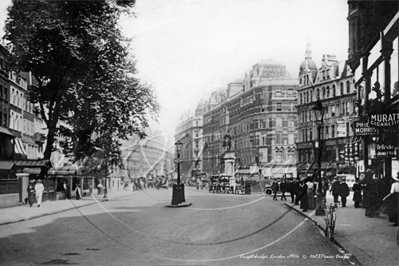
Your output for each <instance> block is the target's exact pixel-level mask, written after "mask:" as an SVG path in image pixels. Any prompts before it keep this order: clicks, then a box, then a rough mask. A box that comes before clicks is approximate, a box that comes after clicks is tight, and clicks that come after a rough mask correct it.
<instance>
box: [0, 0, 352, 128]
mask: <svg viewBox="0 0 399 266" xmlns="http://www.w3.org/2000/svg"><path fill="white" fill-rule="evenodd" d="M10 3H11V0H1V1H0V28H3V26H4V20H5V18H6V12H5V9H6V7H7V6H8V5H9V4H10ZM134 10H135V13H136V17H134V18H133V17H131V18H124V19H123V20H122V21H121V25H122V26H123V28H124V32H125V34H126V35H127V36H129V37H132V38H133V42H132V53H133V54H134V55H135V57H136V59H137V67H138V71H139V73H138V75H139V77H140V78H141V79H142V80H144V81H146V82H148V83H150V84H152V85H153V87H154V89H155V91H156V94H157V95H158V99H159V102H160V104H161V108H162V109H161V114H160V118H159V123H152V125H153V127H154V128H156V129H161V130H163V131H165V133H167V134H171V135H173V133H174V127H175V125H176V124H177V123H178V121H179V117H180V115H181V114H182V113H183V112H185V111H187V110H191V111H194V109H195V107H196V105H197V103H198V102H199V101H200V100H201V99H205V100H207V99H208V98H209V96H210V94H211V92H212V91H215V90H219V89H221V88H226V86H227V84H228V83H229V82H231V81H234V80H235V79H242V78H243V77H244V74H245V72H246V71H247V70H248V69H250V68H251V67H252V66H253V65H254V64H256V63H257V62H258V61H260V60H262V59H272V60H273V61H277V62H279V63H282V64H285V65H286V67H287V70H288V71H289V72H290V74H291V77H292V78H297V76H298V70H299V65H300V64H301V62H302V61H303V59H304V56H305V50H306V44H307V43H310V44H311V50H312V55H313V60H314V61H315V62H316V64H317V65H318V66H320V60H321V58H322V55H323V54H330V55H336V56H337V59H338V60H346V59H347V50H348V23H347V20H346V17H347V14H348V7H347V1H346V0H245V1H242V0H137V3H136V6H135V8H134ZM0 33H1V35H3V32H0Z"/></svg>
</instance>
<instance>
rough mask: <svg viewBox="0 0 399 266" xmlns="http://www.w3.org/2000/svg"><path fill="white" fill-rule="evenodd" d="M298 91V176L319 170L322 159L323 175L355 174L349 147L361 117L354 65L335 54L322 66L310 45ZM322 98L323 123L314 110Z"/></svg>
mask: <svg viewBox="0 0 399 266" xmlns="http://www.w3.org/2000/svg"><path fill="white" fill-rule="evenodd" d="M298 94H299V95H298V104H297V111H298V128H297V130H298V141H297V149H298V168H297V169H298V177H300V178H306V177H308V176H313V175H314V174H316V173H318V170H319V169H318V167H319V165H318V164H319V160H320V164H321V165H320V167H321V169H320V170H321V171H322V177H325V178H332V177H333V176H335V175H336V174H340V173H351V174H355V172H356V171H355V165H354V164H353V163H351V162H350V160H348V158H346V157H345V156H347V155H348V152H349V151H348V148H349V147H354V145H357V144H358V140H357V139H356V138H355V137H354V133H353V128H352V124H353V122H354V121H355V120H356V117H357V113H356V99H357V92H356V90H355V87H354V83H353V74H352V71H351V69H350V68H349V67H348V65H347V64H346V63H345V62H344V61H342V62H339V61H337V60H336V57H335V56H333V55H324V56H323V59H322V62H321V67H320V68H318V67H317V66H316V64H315V63H314V62H313V60H312V56H311V50H310V47H309V45H308V48H307V50H306V53H305V60H304V61H303V63H302V64H301V66H300V69H299V87H298ZM318 100H319V101H320V102H321V104H322V106H323V108H324V117H323V120H322V125H321V126H320V127H318V126H317V122H316V117H315V114H314V113H313V109H314V108H315V105H316V102H317V101H318ZM318 130H320V132H318ZM319 133H320V139H318V137H319ZM348 144H350V145H349V146H348ZM318 145H320V146H318ZM316 146H317V147H316ZM319 153H320V154H319Z"/></svg>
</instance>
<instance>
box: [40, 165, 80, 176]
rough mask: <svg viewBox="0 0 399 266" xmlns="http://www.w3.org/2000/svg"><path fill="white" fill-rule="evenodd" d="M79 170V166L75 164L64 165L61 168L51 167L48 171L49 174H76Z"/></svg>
mask: <svg viewBox="0 0 399 266" xmlns="http://www.w3.org/2000/svg"><path fill="white" fill-rule="evenodd" d="M77 172H78V167H77V166H74V165H69V166H63V167H60V168H57V169H55V168H50V169H49V170H48V172H47V174H49V175H74V174H75V173H77Z"/></svg>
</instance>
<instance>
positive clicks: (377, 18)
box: [347, 0, 399, 183]
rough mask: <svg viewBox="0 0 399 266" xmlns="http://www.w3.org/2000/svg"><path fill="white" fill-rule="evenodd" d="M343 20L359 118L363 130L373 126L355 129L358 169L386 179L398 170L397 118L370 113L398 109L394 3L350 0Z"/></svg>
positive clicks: (398, 22)
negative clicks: (358, 144) (383, 120)
mask: <svg viewBox="0 0 399 266" xmlns="http://www.w3.org/2000/svg"><path fill="white" fill-rule="evenodd" d="M348 23H349V57H348V61H347V62H348V64H349V65H350V67H351V69H352V71H353V72H354V73H355V86H356V88H357V91H358V94H357V98H358V103H359V109H360V111H359V117H358V120H359V122H363V127H362V128H361V129H362V130H365V129H367V130H369V131H372V133H370V134H359V137H360V138H361V151H362V152H361V153H360V160H359V164H360V165H361V169H360V170H361V171H363V172H364V171H365V170H366V169H368V168H370V169H372V170H373V171H374V173H375V174H376V176H379V177H384V178H385V180H386V181H387V183H389V182H390V181H391V177H392V175H393V174H394V175H396V172H398V171H399V163H398V156H399V155H398V154H399V151H398V143H399V135H398V131H399V128H398V123H399V122H398V120H399V119H393V120H392V121H390V123H379V122H378V121H373V118H374V117H381V115H387V114H398V113H399V111H398V107H399V104H398V102H399V95H398V94H399V92H398V90H399V88H398V76H399V59H398V57H399V54H398V50H399V41H398V32H399V30H398V28H399V5H398V2H397V1H377V0H369V1H365V0H357V1H355V0H349V1H348ZM372 115H375V116H374V117H373V116H372ZM396 117H399V115H396ZM370 128H371V129H370Z"/></svg>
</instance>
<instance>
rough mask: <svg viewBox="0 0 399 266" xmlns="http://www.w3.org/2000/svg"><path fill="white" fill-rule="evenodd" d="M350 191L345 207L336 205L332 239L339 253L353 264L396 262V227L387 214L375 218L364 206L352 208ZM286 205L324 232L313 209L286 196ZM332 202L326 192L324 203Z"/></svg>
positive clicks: (388, 265) (386, 265) (387, 265)
mask: <svg viewBox="0 0 399 266" xmlns="http://www.w3.org/2000/svg"><path fill="white" fill-rule="evenodd" d="M352 198H353V192H351V194H350V195H349V197H348V198H347V200H348V202H347V204H346V207H345V208H343V207H341V206H339V207H338V209H337V211H336V224H335V233H334V239H333V240H332V242H333V243H334V244H335V245H336V246H337V247H338V248H339V249H340V250H341V252H342V253H345V254H348V255H349V256H350V262H351V264H353V265H364V266H366V265H370V266H371V265H372V266H391V265H394V266H397V265H399V245H398V243H397V240H396V237H397V234H398V232H399V231H398V230H399V228H398V227H397V226H396V227H395V226H393V225H392V223H390V222H388V215H387V214H384V213H381V214H380V216H379V217H377V218H368V217H366V216H365V209H363V208H355V207H354V202H353V200H352ZM286 202H289V203H285V205H286V206H288V207H290V208H292V209H294V210H295V211H297V212H298V213H300V214H301V215H304V216H306V217H307V218H308V219H310V220H311V221H313V223H314V224H315V225H316V226H318V227H319V228H320V233H322V234H323V235H324V228H325V221H324V219H325V216H316V215H315V211H314V210H308V211H307V212H302V211H301V209H300V208H299V206H298V205H294V204H291V203H290V202H291V198H290V197H287V201H286ZM331 203H333V197H332V195H330V194H328V195H327V204H326V205H327V206H329V205H330V204H331Z"/></svg>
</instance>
